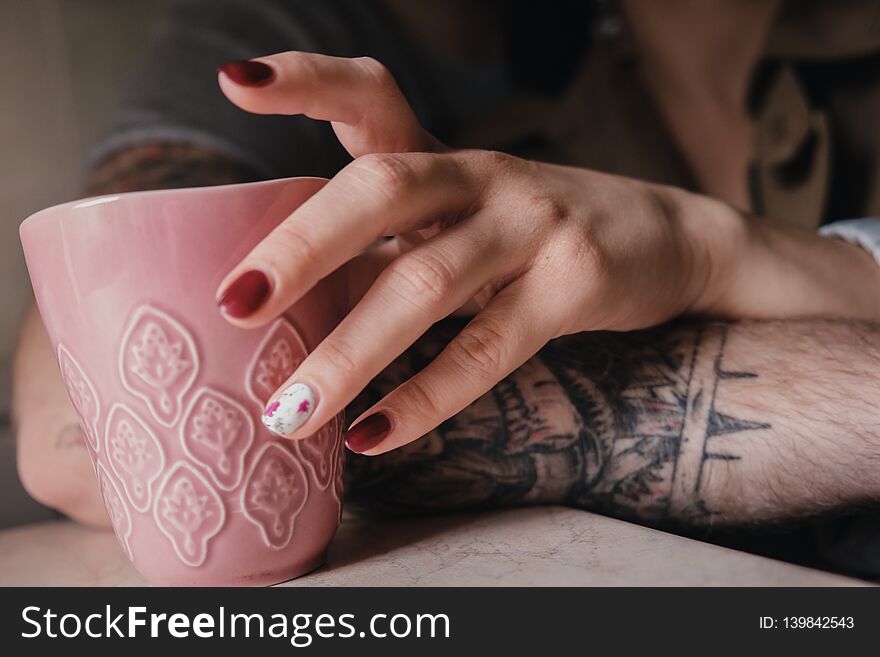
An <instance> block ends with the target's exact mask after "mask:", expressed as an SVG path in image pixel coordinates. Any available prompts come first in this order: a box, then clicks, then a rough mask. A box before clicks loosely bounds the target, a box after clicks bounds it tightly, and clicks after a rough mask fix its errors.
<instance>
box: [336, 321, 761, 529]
mask: <svg viewBox="0 0 880 657" xmlns="http://www.w3.org/2000/svg"><path fill="white" fill-rule="evenodd" d="M460 328H461V323H460V322H457V321H452V320H450V321H447V322H445V323H442V324H440V325H438V326H437V327H435V329H433V330H432V332H431V333H430V334H429V335H428V336H427V337H426V338H424V339H423V340H422V341H421V342H420V343H418V344H417V345H416V346H415V347H413V348H412V349H410V350H409V351H408V352H407V353H406V354H404V356H402V357H401V359H399V360H398V361H397V362H395V363H394V364H393V365H392V367H390V368H388V370H386V371H385V372H384V373H383V374H382V375H380V376H379V377H378V378H377V379H376V380H375V381H374V382H373V384H372V385H371V387H370V388H369V389H368V390H367V391H366V393H365V394H364V395H363V396H362V397H361V398H360V399H359V400H358V401H357V402H356V403H355V405H356V408H354V409H352V410H353V413H354V414H355V415H357V414H359V413H360V412H361V411H362V410H363V409H364V408H366V407H367V406H368V405H370V404H372V403H374V402H375V401H377V400H378V399H379V398H380V397H381V396H383V395H384V394H386V393H387V392H389V391H390V390H391V389H393V388H394V387H395V386H396V385H397V384H398V383H400V382H401V381H402V380H404V379H405V378H407V377H408V376H409V375H411V374H412V373H413V372H415V371H418V370H419V369H421V368H422V367H424V365H425V364H426V363H427V362H429V361H430V359H431V358H433V356H434V355H436V353H438V352H439V350H440V349H441V348H442V346H443V345H444V344H446V342H448V340H449V339H450V338H451V337H452V335H454V334H455V332H457V331H458V330H460ZM726 332H727V326H726V325H725V324H722V323H717V324H706V325H702V326H695V325H690V324H685V323H682V324H679V325H676V326H670V327H661V328H658V329H652V330H648V331H638V332H633V333H585V334H580V335H574V336H569V337H566V338H561V339H559V340H556V341H554V342H553V343H551V344H550V345H548V346H547V347H545V348H544V349H543V350H542V351H541V352H540V353H539V354H537V355H536V356H535V357H533V358H532V359H531V360H530V361H529V362H528V363H526V364H525V365H523V366H522V367H520V368H519V369H518V370H517V371H516V372H514V373H513V374H511V375H510V376H509V377H508V378H506V379H505V380H503V381H502V382H500V383H499V384H498V385H497V386H496V387H495V388H494V389H493V390H492V391H491V392H490V393H489V394H487V395H485V396H484V397H482V398H481V399H479V400H477V401H476V402H474V403H473V404H472V405H471V406H470V407H468V408H467V409H465V410H464V411H462V412H461V413H459V414H458V415H457V416H455V417H454V418H452V419H450V420H448V421H446V422H444V423H443V424H442V425H441V426H440V427H438V428H437V429H436V430H435V431H433V432H431V433H430V434H429V435H427V436H425V437H424V438H422V439H421V440H419V441H416V442H415V443H413V444H411V445H409V446H407V447H405V448H403V449H401V450H396V451H394V452H389V453H388V454H385V455H382V456H381V457H375V458H366V457H356V456H353V457H351V458H350V460H349V478H348V483H349V490H350V493H351V497H352V499H355V500H361V501H363V502H365V503H368V504H370V505H373V506H377V507H379V508H382V509H385V510H391V511H397V512H416V511H424V510H446V509H456V508H481V507H497V506H508V505H517V504H535V503H554V504H568V505H573V506H577V507H580V508H585V509H593V510H598V511H602V512H604V513H609V514H613V515H616V516H620V517H627V518H633V519H639V520H642V521H648V522H663V521H668V520H672V521H675V522H677V523H682V524H700V525H702V524H706V523H709V522H713V521H714V520H715V514H714V513H713V511H712V509H711V508H709V506H708V505H707V503H706V501H705V500H704V498H703V496H702V495H701V485H702V484H703V481H704V476H705V470H706V468H707V464H709V463H710V462H712V461H716V460H723V461H729V462H732V461H736V460H737V459H739V458H740V457H741V454H740V453H738V451H737V447H736V438H737V436H738V435H740V434H742V433H743V432H747V431H757V430H765V429H769V428H770V427H769V425H768V424H766V423H763V422H760V421H753V420H749V419H742V418H735V417H730V416H728V415H724V414H723V413H721V412H719V411H717V410H716V404H715V401H716V397H717V395H718V394H719V392H720V391H721V390H722V388H723V385H724V381H725V380H728V379H747V378H754V377H755V376H756V375H755V374H754V373H751V372H734V371H728V370H727V369H725V368H724V346H725V338H726Z"/></svg>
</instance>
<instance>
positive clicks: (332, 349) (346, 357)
mask: <svg viewBox="0 0 880 657" xmlns="http://www.w3.org/2000/svg"><path fill="white" fill-rule="evenodd" d="M353 353H356V352H355V350H354V349H351V348H350V347H349V346H348V345H347V344H346V343H345V342H343V341H341V340H339V339H328V340H324V342H323V343H322V344H321V359H322V360H323V364H322V366H321V369H322V370H326V369H330V370H332V371H334V372H339V373H344V374H351V373H354V372H356V371H357V370H358V365H357V363H356V362H355V360H354V358H352V356H351V354H353Z"/></svg>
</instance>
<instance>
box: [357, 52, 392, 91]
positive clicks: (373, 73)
mask: <svg viewBox="0 0 880 657" xmlns="http://www.w3.org/2000/svg"><path fill="white" fill-rule="evenodd" d="M355 62H357V64H358V66H360V67H361V70H362V71H363V72H364V74H365V75H366V76H367V78H368V79H369V80H370V81H371V82H372V83H373V84H375V85H376V86H377V87H379V88H380V89H388V88H389V87H393V88H394V89H396V88H397V82H396V81H395V80H394V76H393V75H392V74H391V71H389V70H388V67H387V66H385V64H383V63H382V62H380V61H379V60H378V59H375V58H373V57H357V58H356V59H355Z"/></svg>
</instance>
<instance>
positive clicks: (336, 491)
mask: <svg viewBox="0 0 880 657" xmlns="http://www.w3.org/2000/svg"><path fill="white" fill-rule="evenodd" d="M336 421H337V422H338V430H341V429H342V426H343V422H344V417H343V416H342V414H339V415H337V416H336ZM334 462H335V469H334V471H333V495H334V496H335V497H336V501H337V502H339V517H340V519H341V518H342V497H343V493H344V492H345V481H344V476H345V449H344V448H343V446H342V438H341V437H340V438H339V439H338V440H337V441H336V457H335V459H334Z"/></svg>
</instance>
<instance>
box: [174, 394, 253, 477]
mask: <svg viewBox="0 0 880 657" xmlns="http://www.w3.org/2000/svg"><path fill="white" fill-rule="evenodd" d="M180 439H181V442H182V443H183V448H184V450H185V451H186V454H187V456H189V457H190V458H191V459H192V460H193V461H196V462H197V463H199V464H201V465H203V466H205V467H206V468H207V469H208V472H210V474H211V478H212V479H213V480H214V483H216V484H217V485H218V486H219V487H220V488H222V489H224V490H234V489H235V487H236V486H238V484H239V483H241V478H242V476H243V475H244V459H245V455H246V454H247V451H248V449H250V446H251V444H253V442H254V421H253V420H252V419H251V416H250V414H249V413H248V412H247V410H246V409H245V408H244V407H243V406H242V405H241V404H239V403H238V402H237V401H235V400H234V399H232V398H231V397H228V396H227V395H224V394H223V393H222V392H219V391H218V390H213V389H211V388H201V389H199V391H198V392H196V394H195V396H194V397H193V399H192V401H191V402H190V404H189V407H188V408H187V411H186V414H185V415H184V418H183V422H182V423H181V426H180Z"/></svg>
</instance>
